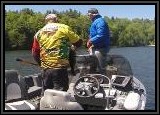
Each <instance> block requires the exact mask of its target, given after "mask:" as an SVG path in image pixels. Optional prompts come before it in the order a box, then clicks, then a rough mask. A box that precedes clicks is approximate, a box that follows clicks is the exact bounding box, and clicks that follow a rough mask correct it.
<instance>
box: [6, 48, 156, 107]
mask: <svg viewBox="0 0 160 115" xmlns="http://www.w3.org/2000/svg"><path fill="white" fill-rule="evenodd" d="M110 53H111V54H120V55H123V56H124V57H126V58H127V59H128V60H129V62H130V64H131V67H132V71H133V73H134V75H135V76H137V78H138V79H139V80H140V81H141V82H142V83H143V84H144V86H145V87H146V91H147V104H146V110H155V47H125V48H112V49H111V50H110ZM17 58H21V59H24V60H27V61H30V62H34V60H33V58H32V56H31V52H30V51H7V52H5V69H16V70H18V71H19V73H20V74H21V75H29V74H34V73H37V72H40V69H39V68H38V67H37V66H33V65H29V64H24V63H20V62H17V61H16V59H17Z"/></svg>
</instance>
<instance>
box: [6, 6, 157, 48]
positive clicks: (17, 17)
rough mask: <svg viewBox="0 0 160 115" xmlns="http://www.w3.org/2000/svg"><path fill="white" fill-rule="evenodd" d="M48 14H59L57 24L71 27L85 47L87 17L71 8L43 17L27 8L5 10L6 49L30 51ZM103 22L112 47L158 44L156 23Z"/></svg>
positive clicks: (134, 20) (107, 18) (87, 30)
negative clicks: (106, 24) (156, 40)
mask: <svg viewBox="0 0 160 115" xmlns="http://www.w3.org/2000/svg"><path fill="white" fill-rule="evenodd" d="M49 13H56V14H58V17H59V20H58V21H59V22H60V23H63V24H67V25H69V26H70V27H71V28H72V29H73V30H74V31H75V32H76V33H77V34H78V35H79V36H80V37H81V38H82V39H83V41H84V46H85V45H86V41H87V39H88V35H89V27H90V24H91V21H90V19H89V18H88V17H87V15H82V13H81V12H79V11H77V10H72V9H69V10H66V11H62V12H58V11H56V10H54V9H53V10H47V11H46V13H44V14H43V13H41V12H34V11H33V10H32V9H29V8H24V9H22V10H20V11H5V38H4V39H5V50H17V49H18V50H23V49H25V50H30V49H31V45H32V40H33V37H34V35H35V33H36V32H37V31H38V30H39V29H40V28H42V27H43V26H44V25H45V21H44V17H45V16H46V15H47V14H49ZM104 19H105V20H106V21H107V22H108V26H109V28H110V36H111V46H118V47H125V46H127V47H129V46H145V45H151V44H155V20H149V19H139V18H135V19H132V20H129V19H127V18H117V17H116V18H115V17H111V18H109V17H107V16H104Z"/></svg>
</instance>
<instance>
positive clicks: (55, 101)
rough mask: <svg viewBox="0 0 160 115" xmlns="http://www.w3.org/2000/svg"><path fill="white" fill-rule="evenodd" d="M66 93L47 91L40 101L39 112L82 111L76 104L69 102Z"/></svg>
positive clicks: (68, 96) (68, 95)
mask: <svg viewBox="0 0 160 115" xmlns="http://www.w3.org/2000/svg"><path fill="white" fill-rule="evenodd" d="M70 98H71V96H70V94H69V93H68V92H64V91H58V90H53V89H47V90H45V92H44V96H43V97H42V98H41V100H40V110H83V108H82V107H81V105H80V104H79V103H77V102H72V101H71V99H70Z"/></svg>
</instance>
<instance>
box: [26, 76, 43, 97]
mask: <svg viewBox="0 0 160 115" xmlns="http://www.w3.org/2000/svg"><path fill="white" fill-rule="evenodd" d="M24 78H25V82H26V85H27V86H28V92H27V93H28V98H29V99H30V98H34V97H35V96H40V95H41V91H42V84H41V83H42V82H41V79H40V76H39V75H29V76H24Z"/></svg>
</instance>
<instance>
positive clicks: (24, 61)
mask: <svg viewBox="0 0 160 115" xmlns="http://www.w3.org/2000/svg"><path fill="white" fill-rule="evenodd" d="M16 61H20V62H23V63H27V64H31V65H35V66H39V65H38V64H36V63H33V62H29V61H26V60H23V59H20V58H17V59H16Z"/></svg>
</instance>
